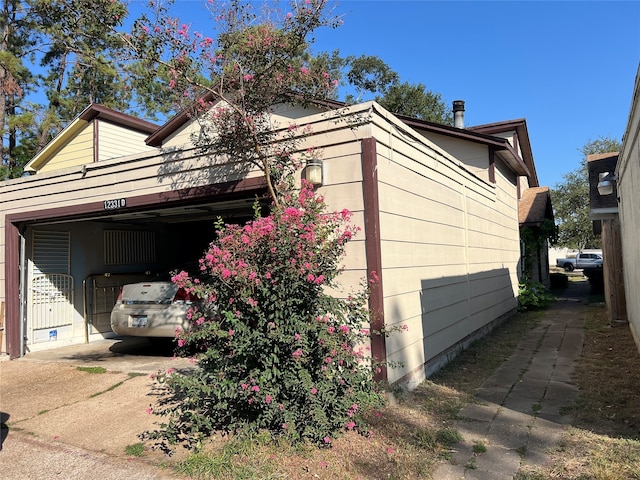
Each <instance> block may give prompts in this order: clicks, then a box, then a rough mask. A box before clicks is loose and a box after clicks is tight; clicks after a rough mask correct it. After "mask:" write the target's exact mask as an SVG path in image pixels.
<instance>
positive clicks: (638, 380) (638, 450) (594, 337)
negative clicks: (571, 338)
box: [175, 304, 640, 480]
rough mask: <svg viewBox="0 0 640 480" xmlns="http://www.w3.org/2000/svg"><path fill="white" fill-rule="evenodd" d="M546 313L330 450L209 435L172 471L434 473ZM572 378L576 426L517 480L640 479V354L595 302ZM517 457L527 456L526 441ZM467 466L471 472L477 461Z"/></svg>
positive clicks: (211, 474) (476, 448)
mask: <svg viewBox="0 0 640 480" xmlns="http://www.w3.org/2000/svg"><path fill="white" fill-rule="evenodd" d="M543 314H544V312H525V313H521V314H518V315H517V317H516V318H515V319H514V320H512V321H509V322H508V323H506V324H504V325H502V326H500V327H498V328H497V329H496V330H494V332H492V333H491V334H490V335H489V336H488V337H487V338H485V339H484V340H481V341H479V342H477V343H475V344H473V345H471V346H470V347H469V348H468V349H467V350H466V351H464V352H461V353H460V355H458V357H457V358H456V359H454V360H453V361H452V363H450V364H449V365H448V366H447V367H445V368H444V369H443V370H441V371H440V372H439V373H438V374H437V375H436V376H435V377H433V378H431V379H430V380H428V381H425V382H423V383H422V384H421V385H420V386H419V387H418V388H416V389H415V390H414V391H412V392H404V391H399V392H396V397H395V398H396V400H397V401H396V402H394V403H393V405H391V406H388V407H386V408H384V409H381V410H379V411H374V412H370V414H369V417H368V419H369V421H370V424H371V434H370V435H359V434H357V433H353V432H349V433H347V434H345V435H344V436H343V437H342V438H339V439H337V440H335V441H334V442H333V446H332V448H330V449H317V448H314V447H311V446H304V445H303V446H292V445H288V444H286V443H283V442H280V441H277V440H273V441H272V440H270V438H269V437H268V436H256V437H254V438H252V439H249V440H239V439H235V438H233V437H231V438H229V437H225V438H214V439H212V441H211V442H210V443H209V444H208V445H206V446H205V448H204V449H203V450H202V451H200V452H199V453H196V454H188V455H184V456H182V460H180V461H179V462H177V463H176V464H175V466H176V468H177V471H178V473H179V474H181V475H184V476H185V478H192V479H213V478H216V479H222V480H225V479H229V480H231V479H249V478H260V479H267V480H269V479H281V478H298V479H312V478H313V479H356V478H361V479H377V478H385V479H410V478H430V476H431V473H432V472H433V471H434V469H435V467H436V466H437V465H438V464H440V463H442V462H447V461H448V458H449V457H450V455H451V452H452V449H455V448H456V447H455V444H456V442H459V441H460V440H461V439H462V437H461V436H460V433H459V432H458V431H457V430H456V429H455V421H456V419H457V418H458V417H457V416H458V412H459V411H460V409H461V408H462V407H463V406H464V405H466V404H467V403H469V402H472V401H474V398H473V396H472V394H473V391H474V390H475V389H476V388H478V387H479V386H480V385H481V384H482V383H483V382H484V381H485V380H486V379H487V378H488V377H489V376H490V375H491V374H492V373H493V372H494V370H495V369H496V368H497V367H498V366H499V365H500V364H501V363H502V362H503V361H504V360H505V359H506V358H507V357H509V356H510V355H511V354H512V353H513V352H514V351H515V349H516V348H517V346H518V344H519V342H520V340H521V339H522V338H523V337H524V336H525V335H526V334H527V333H528V332H529V331H530V330H531V329H532V328H535V327H536V326H538V325H539V324H540V318H541V316H542V315H543ZM575 381H576V383H577V385H578V386H579V388H580V392H581V394H580V397H579V399H578V401H577V402H576V404H575V405H574V406H573V407H571V408H570V409H568V410H567V412H565V413H569V414H570V415H571V416H572V418H573V419H574V421H573V426H571V427H570V428H569V430H568V432H567V434H566V435H565V436H564V438H563V440H562V443H561V445H559V446H558V448H557V449H555V450H554V451H553V452H551V459H552V462H551V463H550V464H549V465H547V466H545V467H535V468H532V467H526V468H525V467H523V468H521V470H520V472H519V473H518V476H517V479H518V480H543V479H572V480H587V479H589V480H623V479H625V480H626V479H636V480H640V402H639V401H638V400H637V397H638V385H640V355H638V352H637V349H636V347H635V344H634V343H633V340H632V338H631V334H630V332H629V329H628V327H616V328H612V327H610V326H609V325H608V322H607V321H606V314H605V309H604V307H603V306H602V305H601V304H594V305H592V306H590V307H589V312H588V319H587V325H586V328H585V346H584V351H583V355H582V357H581V359H580V361H579V364H578V365H577V368H576V372H575ZM532 408H533V409H534V410H536V409H538V408H539V405H533V406H532ZM472 448H473V453H474V455H475V456H481V455H483V454H484V453H485V452H486V451H487V446H486V445H485V444H484V443H482V442H475V443H474V445H473V447H472ZM518 453H520V454H521V455H524V454H525V453H526V447H525V446H522V447H521V448H520V449H519V450H518ZM472 460H475V458H474V459H472ZM466 466H467V467H468V468H470V469H473V468H474V467H475V462H474V461H472V462H471V463H469V464H468V465H466Z"/></svg>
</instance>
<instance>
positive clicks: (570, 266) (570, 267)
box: [564, 263, 573, 272]
mask: <svg viewBox="0 0 640 480" xmlns="http://www.w3.org/2000/svg"><path fill="white" fill-rule="evenodd" d="M564 271H565V272H573V264H571V263H565V264H564Z"/></svg>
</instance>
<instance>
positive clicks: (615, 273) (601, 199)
mask: <svg viewBox="0 0 640 480" xmlns="http://www.w3.org/2000/svg"><path fill="white" fill-rule="evenodd" d="M617 163H618V152H612V153H603V154H596V155H588V156H587V165H588V171H589V206H590V209H589V217H590V219H591V220H592V221H593V228H594V233H596V234H600V236H601V239H602V258H603V259H604V262H603V269H602V270H603V271H602V277H603V278H602V280H603V284H604V294H605V304H606V306H607V316H608V318H609V322H610V324H611V325H616V324H626V323H627V308H626V299H625V292H624V276H623V270H624V268H623V261H622V239H621V236H620V218H619V210H618V189H617V188H616V182H615V181H614V173H615V170H616V165H617ZM589 280H590V281H591V280H592V279H591V278H590V279H589Z"/></svg>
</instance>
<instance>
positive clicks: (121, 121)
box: [24, 103, 158, 172]
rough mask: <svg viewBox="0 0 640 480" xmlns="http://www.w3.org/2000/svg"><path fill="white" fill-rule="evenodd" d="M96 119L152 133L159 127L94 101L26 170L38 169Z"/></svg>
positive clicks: (28, 164) (33, 170)
mask: <svg viewBox="0 0 640 480" xmlns="http://www.w3.org/2000/svg"><path fill="white" fill-rule="evenodd" d="M95 119H100V120H105V121H107V122H110V123H113V124H115V125H119V126H122V127H125V128H128V129H130V130H134V131H137V132H141V133H146V134H151V133H152V132H155V131H156V130H157V129H158V125H156V124H155V123H151V122H148V121H146V120H141V119H139V118H137V117H133V116H131V115H127V114H126V113H122V112H118V111H116V110H112V109H111V108H108V107H104V106H102V105H98V104H96V103H92V104H90V105H89V106H88V107H87V108H85V109H84V110H83V111H82V112H80V114H79V115H78V116H77V117H76V118H75V119H73V121H72V122H71V123H70V124H69V125H67V126H66V127H65V128H64V129H63V130H62V131H61V132H60V133H58V135H56V136H55V137H54V138H53V139H52V140H51V141H50V142H49V143H47V145H45V147H44V148H43V149H42V150H40V151H39V152H38V153H37V154H36V155H35V156H34V157H33V158H32V159H31V160H30V161H29V163H27V164H26V165H25V166H24V170H25V171H26V172H35V171H37V170H38V169H39V168H40V167H42V165H44V164H46V163H47V162H48V161H49V160H50V159H51V157H53V156H54V155H55V154H56V153H57V152H58V150H59V149H60V147H62V146H63V145H64V144H66V143H67V142H68V141H69V140H71V139H72V138H73V137H75V136H76V135H77V134H78V133H79V132H80V131H81V130H82V129H83V128H84V127H86V126H87V124H89V123H90V122H91V121H93V120H95Z"/></svg>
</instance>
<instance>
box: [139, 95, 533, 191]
mask: <svg viewBox="0 0 640 480" xmlns="http://www.w3.org/2000/svg"><path fill="white" fill-rule="evenodd" d="M212 98H213V94H212V93H210V92H207V93H205V94H204V96H203V100H204V101H205V102H206V101H209V100H211V99H212ZM314 103H316V104H317V105H318V106H322V107H326V108H328V109H337V108H342V107H345V106H347V104H346V103H344V102H339V101H336V100H318V101H317V102H314ZM192 114H193V112H192V110H191V109H189V108H184V109H182V110H181V111H180V112H178V113H177V114H176V115H175V116H173V117H172V118H171V119H170V120H169V121H168V122H167V123H165V124H164V125H163V126H162V127H161V128H159V129H158V130H157V131H155V132H154V133H153V134H152V135H150V136H149V137H148V138H147V140H146V142H147V145H150V146H153V147H161V146H162V143H163V141H164V140H165V139H166V138H168V137H169V136H171V135H172V134H173V133H175V132H176V131H177V130H178V129H179V128H181V127H182V126H183V125H184V124H185V123H187V122H189V121H190V120H191V118H192ZM393 115H394V116H395V117H397V118H398V119H399V120H401V121H402V122H403V123H404V124H406V125H408V126H410V127H412V128H415V129H418V130H423V131H428V132H433V133H438V134H441V135H447V136H451V137H455V138H458V139H461V140H467V141H471V142H476V143H482V144H484V145H487V146H489V147H493V148H494V149H495V151H496V153H497V154H498V156H499V157H500V158H501V159H502V160H503V161H505V162H506V163H507V164H508V165H509V166H510V167H511V168H512V169H513V171H514V172H516V173H517V174H518V175H526V176H527V177H529V185H531V186H534V187H536V186H538V177H537V174H536V170H535V165H534V163H533V154H532V153H531V145H530V143H529V135H528V133H527V125H526V121H525V120H524V119H518V120H509V121H505V122H497V123H492V124H487V125H480V126H476V127H472V128H456V127H451V126H449V125H442V124H439V123H435V122H429V121H426V120H420V119H417V118H413V117H409V116H406V115H399V114H393ZM510 130H516V131H517V134H518V138H519V143H520V149H521V151H522V155H523V157H524V158H522V157H521V156H520V154H519V153H518V151H517V149H516V148H514V147H513V145H511V143H509V141H508V140H507V139H504V138H501V137H497V136H494V135H491V134H492V133H497V132H505V131H510Z"/></svg>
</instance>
